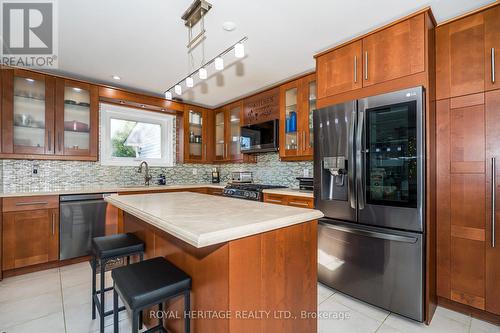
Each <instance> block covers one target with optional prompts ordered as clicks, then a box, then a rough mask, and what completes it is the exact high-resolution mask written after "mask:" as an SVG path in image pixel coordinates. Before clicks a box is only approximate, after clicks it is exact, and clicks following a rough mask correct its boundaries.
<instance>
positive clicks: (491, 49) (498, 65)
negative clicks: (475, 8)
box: [484, 6, 500, 90]
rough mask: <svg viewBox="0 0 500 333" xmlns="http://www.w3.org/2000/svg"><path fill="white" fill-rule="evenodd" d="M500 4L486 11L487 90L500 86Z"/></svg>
mask: <svg viewBox="0 0 500 333" xmlns="http://www.w3.org/2000/svg"><path fill="white" fill-rule="evenodd" d="M499 18H500V6H496V7H493V8H491V9H488V10H487V11H485V12H484V32H485V36H484V43H485V59H486V61H485V66H486V67H485V74H486V82H485V84H486V90H492V89H498V88H500V83H499V80H500V77H499V75H500V70H499V69H500V20H499Z"/></svg>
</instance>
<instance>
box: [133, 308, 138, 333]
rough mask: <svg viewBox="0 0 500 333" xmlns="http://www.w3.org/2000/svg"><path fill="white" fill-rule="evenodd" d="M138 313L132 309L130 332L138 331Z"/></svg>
mask: <svg viewBox="0 0 500 333" xmlns="http://www.w3.org/2000/svg"><path fill="white" fill-rule="evenodd" d="M138 319H139V313H138V311H132V332H133V333H137V332H139V322H138Z"/></svg>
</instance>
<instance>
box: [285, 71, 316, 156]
mask: <svg viewBox="0 0 500 333" xmlns="http://www.w3.org/2000/svg"><path fill="white" fill-rule="evenodd" d="M315 108H316V75H315V74H311V75H308V76H306V77H303V78H301V79H298V80H295V81H292V82H289V83H287V84H284V85H282V86H280V119H281V121H280V157H281V158H282V159H285V160H307V159H312V154H313V137H312V133H313V123H312V112H313V110H314V109H315Z"/></svg>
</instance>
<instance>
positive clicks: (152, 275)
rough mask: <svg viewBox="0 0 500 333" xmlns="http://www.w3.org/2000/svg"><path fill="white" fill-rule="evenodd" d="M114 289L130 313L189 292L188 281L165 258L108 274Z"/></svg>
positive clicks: (115, 270)
mask: <svg viewBox="0 0 500 333" xmlns="http://www.w3.org/2000/svg"><path fill="white" fill-rule="evenodd" d="M111 276H112V277H113V281H114V283H115V289H116V290H117V292H118V293H119V294H120V296H121V297H122V300H123V302H124V303H125V304H126V305H128V306H129V307H130V308H132V309H137V308H142V307H144V306H147V305H150V304H157V303H159V302H161V301H163V300H166V299H168V298H170V297H173V296H176V295H179V294H181V293H183V292H184V291H186V290H187V289H190V288H191V278H190V277H189V275H187V274H186V273H184V272H183V271H182V270H180V269H179V268H177V267H176V266H174V265H173V264H171V263H170V262H169V261H167V260H166V259H165V258H162V257H158V258H153V259H149V260H144V261H141V262H138V263H136V264H133V265H130V266H123V267H119V268H115V269H114V270H113V271H112V272H111Z"/></svg>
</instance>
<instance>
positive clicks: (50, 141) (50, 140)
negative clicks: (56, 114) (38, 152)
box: [48, 130, 52, 151]
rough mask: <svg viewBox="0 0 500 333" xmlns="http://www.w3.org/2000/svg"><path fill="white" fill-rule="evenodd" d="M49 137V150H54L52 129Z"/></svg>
mask: <svg viewBox="0 0 500 333" xmlns="http://www.w3.org/2000/svg"><path fill="white" fill-rule="evenodd" d="M48 133H49V138H48V141H49V151H52V138H51V134H52V132H51V130H49V132H48Z"/></svg>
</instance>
